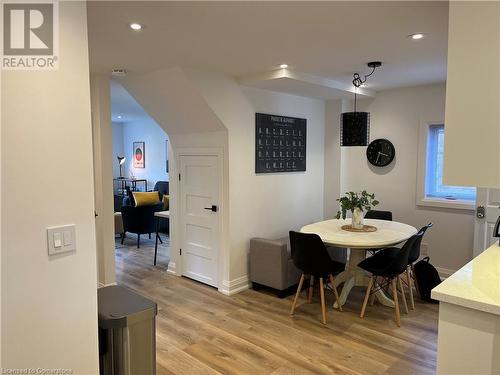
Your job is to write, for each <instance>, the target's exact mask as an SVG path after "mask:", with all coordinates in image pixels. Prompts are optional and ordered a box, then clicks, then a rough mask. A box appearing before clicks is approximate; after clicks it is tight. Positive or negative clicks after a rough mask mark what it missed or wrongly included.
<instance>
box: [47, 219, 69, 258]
mask: <svg viewBox="0 0 500 375" xmlns="http://www.w3.org/2000/svg"><path fill="white" fill-rule="evenodd" d="M47 246H48V250H49V255H55V254H61V253H67V252H71V251H75V250H76V233H75V225H74V224H70V225H63V226H59V227H49V228H47Z"/></svg>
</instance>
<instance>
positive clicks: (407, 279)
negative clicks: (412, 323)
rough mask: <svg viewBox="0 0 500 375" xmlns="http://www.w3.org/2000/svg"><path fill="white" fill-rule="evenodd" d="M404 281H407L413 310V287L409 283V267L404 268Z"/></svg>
mask: <svg viewBox="0 0 500 375" xmlns="http://www.w3.org/2000/svg"><path fill="white" fill-rule="evenodd" d="M406 281H407V282H408V290H409V291H410V306H411V309H412V310H415V300H414V299H413V287H412V285H411V275H410V268H407V269H406Z"/></svg>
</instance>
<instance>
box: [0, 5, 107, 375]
mask: <svg viewBox="0 0 500 375" xmlns="http://www.w3.org/2000/svg"><path fill="white" fill-rule="evenodd" d="M59 11H60V18H59V19H60V65H59V69H58V70H56V71H51V72H39V71H37V72H28V71H17V72H14V71H4V72H3V77H2V87H1V91H2V98H1V99H2V140H1V141H2V145H1V148H2V155H1V173H2V179H1V183H2V238H1V242H2V262H1V265H2V272H1V273H2V283H1V286H2V290H1V299H2V301H1V306H2V337H1V340H2V366H3V367H7V368H38V367H40V368H69V369H72V370H73V373H74V374H84V375H88V374H97V373H98V351H97V293H96V279H97V275H96V239H95V227H94V190H93V176H92V170H93V168H92V134H91V118H90V94H89V74H88V71H89V66H88V62H89V57H88V44H87V23H86V4H85V3H84V2H60V3H59ZM71 223H73V224H75V225H76V239H77V250H76V252H75V253H70V254H67V255H63V256H58V257H51V258H49V256H48V254H47V236H46V228H47V227H49V226H53V225H61V224H71Z"/></svg>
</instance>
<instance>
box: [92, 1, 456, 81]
mask: <svg viewBox="0 0 500 375" xmlns="http://www.w3.org/2000/svg"><path fill="white" fill-rule="evenodd" d="M131 22H138V23H141V24H142V25H144V28H143V30H141V31H139V32H136V31H133V30H131V29H130V28H129V27H128V25H129V24H130V23H131ZM88 24H89V44H90V56H91V69H92V71H97V72H109V71H110V70H111V69H112V68H124V69H127V71H129V72H130V73H141V72H147V71H152V70H156V69H159V68H165V67H174V66H183V67H190V68H196V69H202V70H210V71H216V72H221V73H224V74H228V75H231V76H234V77H243V78H244V77H245V76H252V75H255V74H257V73H262V72H269V71H271V70H274V69H277V66H278V65H279V64H281V63H287V64H288V65H289V69H290V70H291V71H297V72H301V73H304V74H308V75H313V76H317V77H320V78H325V79H332V80H335V81H337V82H341V83H343V84H349V83H350V82H351V80H352V73H353V72H355V71H358V72H360V73H361V72H365V73H368V72H369V69H368V68H367V67H366V62H368V61H372V60H380V61H383V63H384V64H383V66H382V68H381V69H379V70H377V72H376V73H375V74H374V75H373V76H372V77H370V80H369V82H368V88H369V89H370V90H375V91H378V90H384V89H390V88H395V87H401V86H413V85H421V84H427V83H434V82H442V81H444V80H445V79H446V55H447V29H448V3H447V2H438V1H416V2H410V1H401V2H395V1H388V2H381V1H368V2H360V1H350V2H338V1H332V2H310V1H307V2H284V1H283V2H252V1H249V2H196V3H195V2H167V1H153V2H144V1H141V2H133V1H132V2H131V1H110V2H105V1H99V2H89V3H88ZM416 32H422V33H425V35H426V36H425V37H424V38H423V39H421V40H419V41H414V40H411V39H410V38H408V35H410V34H412V33H416Z"/></svg>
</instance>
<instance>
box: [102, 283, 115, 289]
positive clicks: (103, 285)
mask: <svg viewBox="0 0 500 375" xmlns="http://www.w3.org/2000/svg"><path fill="white" fill-rule="evenodd" d="M111 285H117V284H116V282H114V283H109V284H104V283H101V282H99V283H97V288H98V289H99V288H104V287H106V286H111Z"/></svg>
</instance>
